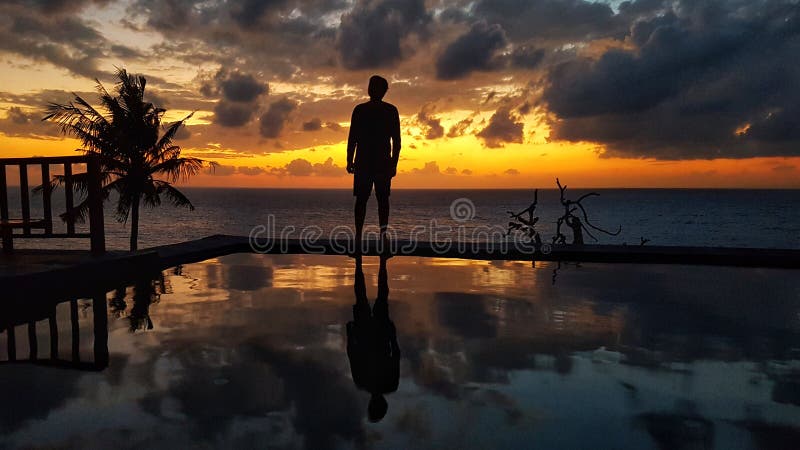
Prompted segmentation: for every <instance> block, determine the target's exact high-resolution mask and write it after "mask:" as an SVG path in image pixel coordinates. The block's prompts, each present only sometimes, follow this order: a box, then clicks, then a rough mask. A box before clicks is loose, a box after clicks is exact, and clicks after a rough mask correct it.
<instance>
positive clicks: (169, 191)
mask: <svg viewBox="0 0 800 450" xmlns="http://www.w3.org/2000/svg"><path fill="white" fill-rule="evenodd" d="M156 192H157V193H158V195H159V196H161V195H163V196H164V197H166V198H167V199H168V200H169V201H170V203H172V206H175V207H186V208H189V211H194V205H193V204H192V202H191V201H190V200H189V199H188V198H187V197H186V196H185V195H184V194H183V192H181V191H179V190H178V189H176V188H175V186H173V185H171V184H169V183H167V182H165V181H156Z"/></svg>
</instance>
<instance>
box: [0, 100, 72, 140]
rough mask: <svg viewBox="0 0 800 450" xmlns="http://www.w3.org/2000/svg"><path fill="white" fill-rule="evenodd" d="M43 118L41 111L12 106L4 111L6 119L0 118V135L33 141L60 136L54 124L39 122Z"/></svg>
mask: <svg viewBox="0 0 800 450" xmlns="http://www.w3.org/2000/svg"><path fill="white" fill-rule="evenodd" d="M0 99H1V97H0ZM43 116H44V112H43V111H41V110H28V109H23V108H20V107H19V106H12V107H10V108H8V110H7V111H6V117H4V118H0V133H2V134H5V135H6V136H11V137H29V138H34V139H50V138H54V137H57V136H60V135H61V134H60V132H59V130H58V127H57V126H55V124H53V123H50V122H42V121H41V118H42V117H43Z"/></svg>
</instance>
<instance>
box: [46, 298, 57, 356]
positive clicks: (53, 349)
mask: <svg viewBox="0 0 800 450" xmlns="http://www.w3.org/2000/svg"><path fill="white" fill-rule="evenodd" d="M47 321H48V322H49V324H50V359H52V360H57V359H58V322H57V321H56V307H55V306H53V312H52V313H50V317H48V319H47Z"/></svg>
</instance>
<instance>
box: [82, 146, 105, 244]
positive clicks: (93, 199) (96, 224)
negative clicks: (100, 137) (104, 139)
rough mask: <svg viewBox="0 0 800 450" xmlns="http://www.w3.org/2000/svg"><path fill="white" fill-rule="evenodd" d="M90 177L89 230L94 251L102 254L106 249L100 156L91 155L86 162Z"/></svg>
mask: <svg viewBox="0 0 800 450" xmlns="http://www.w3.org/2000/svg"><path fill="white" fill-rule="evenodd" d="M86 171H87V172H88V177H89V186H88V187H89V189H88V191H89V192H88V195H89V198H88V200H89V230H90V233H91V240H92V244H91V245H92V253H94V254H95V255H101V254H103V253H105V251H106V238H105V228H104V225H103V194H102V189H103V186H102V180H101V173H100V171H101V167H100V158H99V157H97V156H96V155H92V156H89V157H88V158H87V162H86Z"/></svg>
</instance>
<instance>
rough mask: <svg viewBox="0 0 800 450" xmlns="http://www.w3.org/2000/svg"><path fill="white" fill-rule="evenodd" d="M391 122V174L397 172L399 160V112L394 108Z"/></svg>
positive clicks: (393, 174)
mask: <svg viewBox="0 0 800 450" xmlns="http://www.w3.org/2000/svg"><path fill="white" fill-rule="evenodd" d="M393 122H394V123H392V176H395V175H396V174H397V163H398V161H400V113H399V112H398V111H397V108H395V109H394V118H393Z"/></svg>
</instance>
